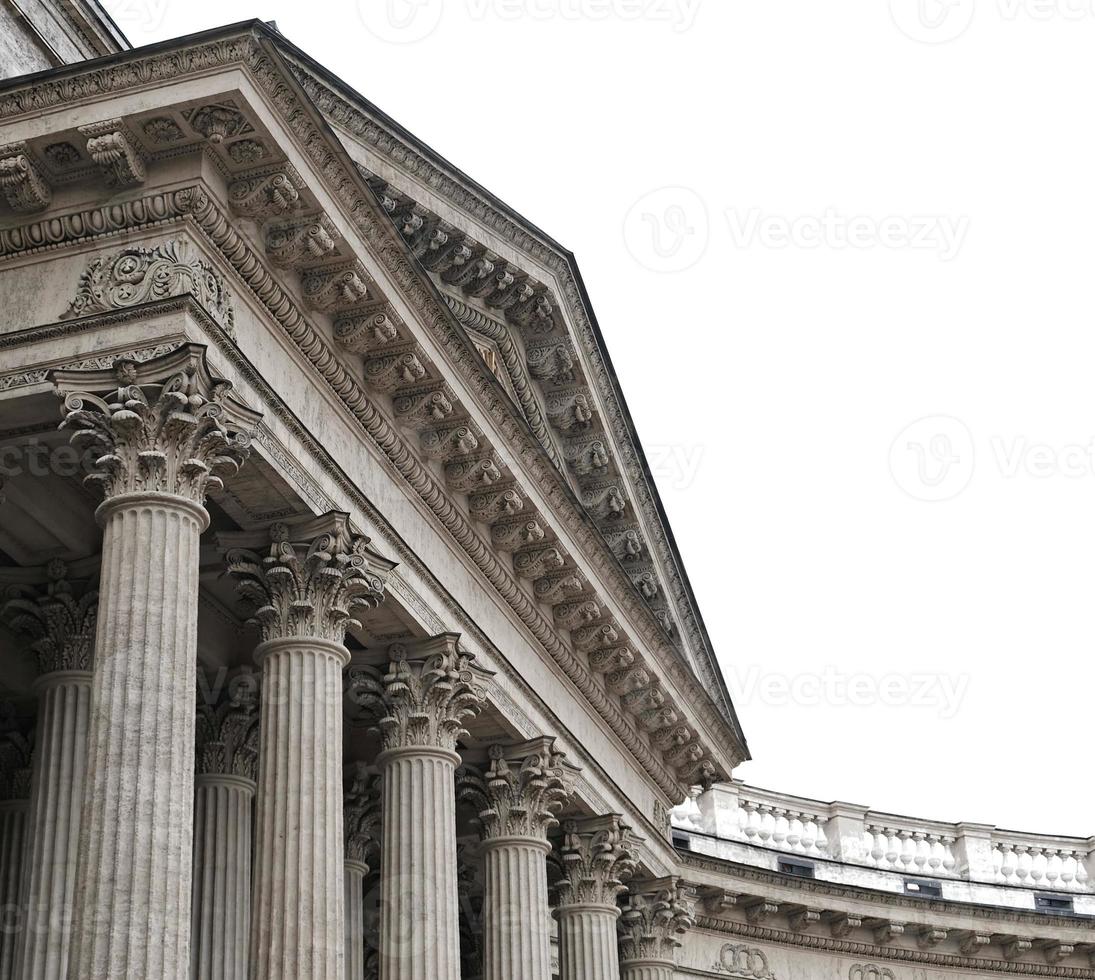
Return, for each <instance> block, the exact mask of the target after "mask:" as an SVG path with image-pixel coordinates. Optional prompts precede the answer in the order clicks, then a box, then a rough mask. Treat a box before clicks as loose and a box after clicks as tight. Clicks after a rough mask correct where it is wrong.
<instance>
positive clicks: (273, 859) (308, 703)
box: [219, 513, 393, 980]
mask: <svg viewBox="0 0 1095 980" xmlns="http://www.w3.org/2000/svg"><path fill="white" fill-rule="evenodd" d="M219 540H220V543H221V545H222V546H223V547H225V548H226V549H227V555H226V561H227V564H228V570H229V572H230V573H231V574H232V575H233V576H234V577H235V578H236V579H237V580H238V582H239V589H240V593H241V595H242V596H243V597H244V598H245V599H247V600H248V601H250V602H251V603H252V604H253V605H254V607H255V612H254V620H253V622H254V623H255V624H256V625H257V626H258V627H259V629H260V632H261V642H260V643H259V645H258V647H257V648H256V650H255V659H256V661H257V662H258V663H259V664H260V665H261V666H262V672H263V677H262V712H261V721H260V736H259V765H258V802H257V817H256V822H255V826H256V842H255V878H254V890H253V903H254V904H253V908H252V916H251V976H252V977H253V978H255V980H343V977H344V976H345V956H346V938H345V934H346V923H345V910H344V906H343V902H344V893H343V889H344V887H345V885H344V881H343V874H344V846H345V845H344V841H343V827H342V805H343V800H342V737H343V732H342V668H343V667H344V666H345V665H346V664H347V663H348V662H349V659H350V654H349V651H348V650H347V649H346V647H345V645H344V643H343V640H344V639H345V634H346V630H347V629H348V628H350V627H357V628H359V629H360V628H361V627H362V624H361V623H360V622H359V621H358V620H357V619H355V617H356V616H359V615H361V613H362V612H363V611H364V610H366V609H368V608H370V607H375V606H377V605H379V603H380V602H381V600H382V599H383V597H384V577H385V576H386V575H387V573H388V571H390V570H391V568H392V567H393V563H392V562H388V561H386V560H385V559H383V558H381V557H380V556H379V555H377V554H376V553H375V552H373V551H371V550H370V549H369V547H368V541H367V539H365V538H363V537H359V536H357V535H354V534H353V533H352V532H351V529H350V524H349V519H348V517H347V515H345V514H336V513H330V514H326V515H324V516H322V517H317V518H313V517H308V518H305V519H303V520H294V521H288V522H285V523H281V524H275V525H273V527H271V528H270V530H269V531H267V532H242V533H236V534H224V535H221V536H220V538H219ZM263 544H265V548H266V550H265V554H260V553H259V551H258V549H260V548H262V547H263Z"/></svg>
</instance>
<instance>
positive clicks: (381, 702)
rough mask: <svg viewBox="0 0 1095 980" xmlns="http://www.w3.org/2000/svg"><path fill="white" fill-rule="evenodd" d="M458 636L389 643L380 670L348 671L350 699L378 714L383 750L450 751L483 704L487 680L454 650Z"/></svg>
mask: <svg viewBox="0 0 1095 980" xmlns="http://www.w3.org/2000/svg"><path fill="white" fill-rule="evenodd" d="M459 639H460V636H459V634H458V633H442V634H440V635H439V636H435V637H431V638H430V639H428V640H422V641H418V642H416V643H414V644H411V645H408V644H403V643H393V644H392V646H391V647H390V648H389V651H388V652H389V656H390V657H391V660H390V662H389V664H388V667H387V669H386V670H385V671H383V672H381V671H378V670H375V669H373V668H370V667H357V668H354V669H353V670H352V671H351V684H352V695H353V696H354V697H355V698H356V699H357V701H358V703H360V704H362V705H363V706H365V707H368V708H371V709H372V710H373V711H374V712H375V714H376V715H377V718H378V721H377V727H378V728H379V729H380V732H381V736H382V738H383V742H384V749H385V750H386V751H390V750H395V749H404V748H414V747H418V748H434V749H441V750H443V751H445V752H449V753H451V752H455V751H456V743H457V740H458V739H460V738H461V737H462V736H464V735H466V734H467V731H466V730H465V728H464V723H465V722H466V721H468V720H469V719H471V718H473V717H475V715H477V714H478V713H479V709H480V707H481V705H482V703H483V700H484V699H485V693H484V691H483V689H482V687H481V681H482V680H484V679H485V678H486V677H487V676H488V675H487V673H486V671H483V670H481V669H480V668H478V667H475V666H474V657H472V656H471V654H468V653H465V652H463V651H462V650H460V649H459V648H458V646H457V644H458V641H459Z"/></svg>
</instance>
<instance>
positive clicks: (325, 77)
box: [278, 37, 750, 759]
mask: <svg viewBox="0 0 1095 980" xmlns="http://www.w3.org/2000/svg"><path fill="white" fill-rule="evenodd" d="M278 43H279V45H280V47H282V48H283V49H284V50H285V52H286V53H287V55H288V56H289V57H290V59H291V60H292V61H293V62H295V63H296V65H297V70H298V72H299V71H300V70H301V69H303V70H304V71H306V72H307V73H308V74H309V75H311V76H312V77H313V78H314V79H315V80H317V81H318V82H320V83H322V84H323V85H324V86H326V87H327V88H328V89H329V90H330V91H331V93H333V94H334V95H336V96H337V97H338V98H339V99H340V100H342V101H343V102H344V103H345V104H346V105H348V106H352V107H353V108H354V109H356V110H357V111H359V112H360V113H362V114H363V115H364V116H365V117H368V119H369V121H370V122H371V123H373V124H374V125H375V126H377V127H380V128H381V129H382V130H384V131H386V133H387V135H388V136H389V137H390V138H391V139H392V140H394V141H395V145H394V146H388V147H384V148H383V155H384V156H385V157H386V159H387V160H388V162H389V163H391V164H392V165H393V166H395V167H396V168H399V169H403V170H405V171H406V172H408V173H416V174H419V173H420V172H421V171H422V170H423V169H424V168H423V166H422V164H426V165H428V167H431V168H434V169H435V170H436V171H437V172H438V173H440V174H443V175H444V176H445V177H447V178H448V179H449V180H451V181H454V182H456V183H457V184H459V185H460V187H461V190H462V192H463V194H462V195H461V196H459V199H457V197H456V196H454V195H451V194H447V195H446V194H443V195H442V196H444V197H445V199H446V202H447V203H448V204H450V205H451V206H452V207H453V208H456V209H457V210H460V211H463V212H464V213H466V214H467V215H468V217H469V220H470V221H474V222H482V223H485V224H487V225H489V226H491V227H492V228H494V229H496V230H497V229H500V228H502V227H504V225H505V224H506V223H512V225H513V226H514V227H515V228H517V229H519V231H520V233H521V234H522V235H525V236H528V237H529V239H530V240H532V241H534V242H535V245H536V247H537V248H538V249H539V250H540V251H541V252H542V254H543V255H545V256H549V257H550V258H551V260H552V261H553V263H559V264H561V266H562V270H563V278H567V277H569V285H572V286H573V294H572V295H571V294H569V290H565V291H564V293H565V294H564V295H563V296H562V300H563V302H564V303H565V304H566V305H567V307H568V312H569V313H570V319H571V322H578V323H582V324H584V325H588V329H589V331H590V334H591V341H592V344H593V345H594V348H595V350H596V353H597V356H598V357H599V358H600V359H601V360H602V361H603V363H604V367H605V371H604V372H603V375H599V376H600V377H603V382H604V384H605V385H606V386H607V389H608V390H607V391H605V392H602V395H603V396H607V397H608V398H609V399H610V400H611V402H612V403H613V407H614V409H616V410H618V412H619V414H620V417H621V421H622V424H623V426H624V428H625V429H626V440H627V442H628V447H627V448H628V450H629V451H631V452H633V453H634V456H635V461H636V463H637V468H638V469H639V471H640V473H641V479H642V483H643V485H642V493H643V494H644V496H645V497H646V498H647V499H648V500H649V502H650V507H651V508H652V511H653V517H654V519H655V520H656V522H657V528H658V531H659V532H660V533H661V534H662V535H663V536H664V543H665V550H666V551H667V552H668V555H669V564H671V565H672V569H671V571H672V575H671V584H672V591H673V593H674V595H673V596H672V599H673V601H674V606H675V612H676V614H677V617H678V618H679V619H681V620H682V625H684V626H685V628H686V629H687V630H688V631H689V633H690V634H691V637H692V639H693V643H692V648H693V650H694V652H695V653H696V655H698V656H699V657H700V658H701V659H702V660H703V661H704V667H705V668H706V670H705V675H707V676H706V677H705V680H712V681H713V682H714V685H715V687H716V688H717V690H713V691H709V692H708V695H709V696H710V697H711V699H712V700H713V701H714V702H715V703H716V704H717V705H718V707H719V709H720V711H722V712H723V714H724V715H725V717H726V719H727V722H728V723H729V724H730V725H731V727H732V728H733V729H734V731H735V737H736V740H737V741H738V742H739V743H740V744H741V746H742V747H743V749H744V758H746V759H747V758H749V757H750V756H749V753H748V746H747V743H746V741H745V736H744V732H743V731H742V728H741V725H740V722H739V720H738V718H737V713H736V711H735V709H734V706H733V702H732V700H731V698H730V694H729V691H728V690H727V688H726V683H725V679H724V677H723V675H722V671H721V669H720V667H719V665H718V660H717V658H716V657H715V654H714V651H713V647H712V644H711V640H710V636H709V634H708V632H707V628H706V626H705V624H704V621H703V617H702V614H701V613H700V610H699V605H698V603H697V601H696V598H695V594H694V592H693V590H692V586H691V583H690V582H689V580H688V575H687V572H686V570H685V567H684V563H683V561H682V559H681V556H680V552H679V549H678V547H677V544H676V540H675V538H674V536H673V532H672V528H671V527H670V524H669V520H668V517H667V515H666V513H665V509H664V506H663V504H662V501H661V498H660V496H659V494H658V491H657V486H656V484H655V483H654V480H653V477H652V474H651V471H650V465H649V462H648V461H647V459H646V456H645V453H644V451H643V447H642V442H641V440H640V439H639V437H638V433H637V431H636V428H635V424H634V420H633V419H632V416H631V413H630V410H629V409H628V406H627V402H626V400H625V398H624V396H623V392H622V389H621V387H620V384H619V379H618V377H617V374H616V371H615V368H614V367H613V364H612V360H611V356H610V355H609V353H608V349H607V345H606V344H605V341H604V336H603V334H602V332H601V328H600V325H599V323H598V321H597V317H596V313H595V312H594V310H593V307H592V303H591V302H590V298H589V294H588V291H587V290H586V286H585V283H584V281H583V279H582V276H581V272H580V270H579V268H578V264H577V261H576V259H575V256H574V254H573V253H572V252H571V251H570V250H569V249H567V248H565V247H564V246H562V245H561V244H559V243H558V242H557V241H555V239H553V238H552V237H551V236H550V235H548V234H547V233H546V232H544V231H543V230H541V229H540V228H538V227H537V226H536V225H534V224H533V223H532V222H530V221H528V220H527V219H526V218H524V217H523V216H522V215H520V214H519V213H518V212H516V211H515V210H514V209H513V208H511V207H509V206H508V205H507V204H506V203H505V202H503V201H501V200H500V199H498V198H497V197H496V196H494V195H493V194H491V193H490V192H489V191H488V190H487V189H486V188H484V187H483V186H482V185H480V184H479V183H478V182H477V181H475V180H474V179H472V178H471V177H469V176H468V175H467V174H465V173H464V172H463V171H461V170H460V169H459V168H458V167H456V166H454V165H453V164H451V163H450V162H449V161H448V160H446V159H445V158H444V157H443V156H441V155H440V154H439V153H437V152H436V151H435V150H433V149H432V148H431V147H430V146H429V145H427V144H426V143H424V142H423V141H422V140H420V139H418V138H417V137H416V136H415V135H414V134H413V133H410V132H409V131H408V130H406V129H405V128H404V127H403V126H401V125H400V124H399V123H398V122H396V121H395V120H394V119H392V118H391V117H390V116H388V115H387V114H386V113H384V112H383V111H382V110H380V109H379V108H378V107H377V106H375V105H374V104H373V103H371V102H370V101H369V100H368V99H367V98H365V97H364V96H363V95H361V94H360V93H359V92H357V91H356V90H354V89H353V88H352V87H351V86H349V85H348V84H346V83H345V82H344V81H342V80H341V79H340V78H338V77H337V76H336V75H334V73H333V72H331V71H330V70H329V69H327V68H325V67H324V66H323V65H321V64H320V63H318V62H317V61H315V59H313V58H311V57H310V56H309V55H308V54H307V53H306V52H304V51H302V50H301V49H299V48H297V47H296V46H295V45H293V44H292V43H291V42H290V41H287V40H286V39H284V38H281V37H279V38H278ZM313 97H314V93H313ZM320 108H321V109H322V110H323V111H324V114H325V116H327V117H328V118H332V117H335V116H337V115H339V112H344V110H345V106H341V107H338V110H339V112H335V111H332V109H331V108H330V107H325V106H321V107H320ZM343 121H345V120H344V119H343ZM370 148H371V149H373V150H374V151H376V152H378V153H380V152H382V148H381V146H380V141H376V142H374V143H373V144H372V145H371V147H370ZM429 177H430V175H428V174H426V175H423V179H424V180H428V179H429ZM430 183H431V188H432V189H437V188H436V186H435V185H436V181H431V182H430ZM511 244H514V245H516V247H517V248H519V249H523V250H525V251H527V249H524V247H523V244H522V243H521V242H519V241H511Z"/></svg>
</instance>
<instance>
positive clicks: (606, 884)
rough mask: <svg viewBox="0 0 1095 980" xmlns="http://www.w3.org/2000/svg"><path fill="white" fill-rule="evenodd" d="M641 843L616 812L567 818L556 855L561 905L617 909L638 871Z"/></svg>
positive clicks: (557, 886)
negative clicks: (619, 901)
mask: <svg viewBox="0 0 1095 980" xmlns="http://www.w3.org/2000/svg"><path fill="white" fill-rule="evenodd" d="M641 843H642V841H641V839H640V838H638V837H637V836H635V834H633V833H632V831H631V828H630V827H629V826H628V825H627V824H625V823H624V822H623V821H622V820H621V819H620V818H619V816H617V815H615V814H609V815H607V816H603V817H589V818H582V819H577V820H567V821H564V823H563V837H562V840H561V841H560V845H559V852H558V856H557V864H558V866H559V867H560V868H561V870H562V877H561V879H560V880H559V881H558V883H557V884H556V889H557V891H558V894H559V905H560V906H568V905H600V906H608V907H611V908H612V909H615V907H616V897H617V896H618V895H619V894H620V893H621V892H622V891H624V890H625V889H626V887H627V886H626V884H625V882H627V881H628V880H629V879H630V878H631V876H632V875H633V874H634V873H635V866H636V864H637V863H638V858H639V847H640V845H641Z"/></svg>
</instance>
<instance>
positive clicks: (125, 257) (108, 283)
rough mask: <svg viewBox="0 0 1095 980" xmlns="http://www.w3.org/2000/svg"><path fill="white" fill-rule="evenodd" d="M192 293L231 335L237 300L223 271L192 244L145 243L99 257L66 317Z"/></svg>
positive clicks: (86, 273) (84, 277)
mask: <svg viewBox="0 0 1095 980" xmlns="http://www.w3.org/2000/svg"><path fill="white" fill-rule="evenodd" d="M186 293H189V294H190V295H192V296H193V297H194V298H195V299H196V300H197V301H198V302H199V303H201V305H202V306H203V307H204V308H205V310H206V311H207V312H208V313H209V315H210V316H212V317H213V319H215V320H216V321H217V323H219V324H220V325H221V326H222V327H224V329H225V330H226V331H227V332H228V334H229V336H233V335H234V332H235V312H234V310H233V308H232V299H231V297H230V295H229V293H228V289H227V287H226V286H225V285H224V281H223V280H222V279H221V276H220V274H219V273H218V272H217V270H216V269H215V268H214V267H213V266H212V265H211V264H210V263H209V262H207V261H206V260H205V259H203V258H201V257H200V256H197V255H192V254H191V249H190V247H189V245H188V244H187V243H186V242H177V241H169V242H163V243H162V244H160V245H155V246H153V247H151V248H149V247H146V246H143V245H139V246H134V247H130V248H124V249H122V250H121V251H120V252H115V253H114V254H112V255H103V256H98V257H96V258H94V259H92V260H91V262H89V263H88V267H87V269H85V270H84V272H83V273H82V274H81V276H80V281H79V283H78V284H77V288H76V297H75V298H74V299H73V301H72V303H71V304H70V305H69V308H68V310H66V311H65V313H64V317H63V318H65V319H67V318H71V317H77V316H90V315H91V314H94V313H105V312H107V311H109V310H121V309H128V308H129V307H131V306H139V305H140V304H142V303H150V302H153V301H155V300H160V299H166V298H168V297H170V296H181V295H183V294H186Z"/></svg>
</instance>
